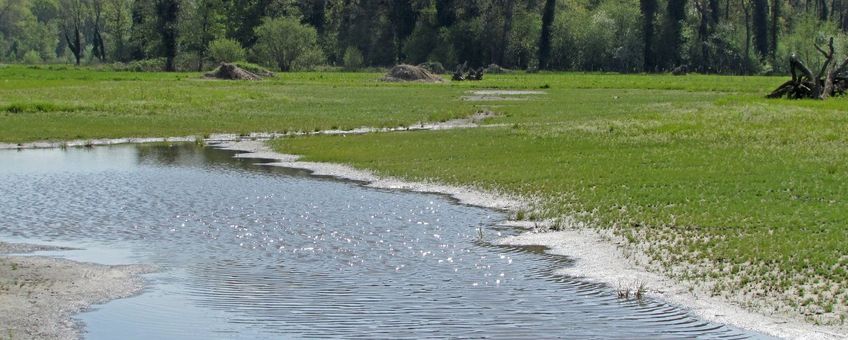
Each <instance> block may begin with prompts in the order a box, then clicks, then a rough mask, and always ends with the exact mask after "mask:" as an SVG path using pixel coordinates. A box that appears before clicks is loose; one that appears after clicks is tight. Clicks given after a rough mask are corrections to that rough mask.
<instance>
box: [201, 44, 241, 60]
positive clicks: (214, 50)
mask: <svg viewBox="0 0 848 340" xmlns="http://www.w3.org/2000/svg"><path fill="white" fill-rule="evenodd" d="M244 56H245V51H244V48H243V47H241V44H240V43H239V42H238V41H235V40H232V39H216V40H215V41H212V42H211V43H209V57H210V58H212V61H214V62H215V63H232V62H236V61H241V60H244Z"/></svg>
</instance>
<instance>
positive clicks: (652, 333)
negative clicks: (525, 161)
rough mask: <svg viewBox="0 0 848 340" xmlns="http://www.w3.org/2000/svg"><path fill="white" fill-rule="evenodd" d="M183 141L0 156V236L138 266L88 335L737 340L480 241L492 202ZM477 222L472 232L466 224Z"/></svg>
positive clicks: (537, 253) (89, 321)
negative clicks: (365, 182)
mask: <svg viewBox="0 0 848 340" xmlns="http://www.w3.org/2000/svg"><path fill="white" fill-rule="evenodd" d="M232 155H233V153H231V152H226V151H220V150H214V149H210V148H201V147H197V146H194V145H177V146H163V145H158V146H153V145H140V146H136V145H125V146H112V147H95V148H87V149H68V150H28V151H0V211H2V212H3V216H2V217H3V218H2V219H1V220H0V239H3V240H8V241H28V242H33V243H52V244H61V245H67V246H76V247H84V248H86V250H84V251H72V252H67V253H57V254H58V256H66V257H69V258H72V259H77V260H84V261H93V262H101V263H128V262H134V263H152V264H156V265H158V266H159V267H160V268H161V271H160V272H158V273H156V274H152V275H149V276H148V279H149V280H148V281H149V288H148V289H146V290H145V291H144V293H143V294H141V295H139V296H136V297H132V298H128V299H121V300H116V301H113V302H110V303H107V304H105V305H102V306H97V307H96V308H95V309H93V310H92V311H90V312H86V313H83V314H80V315H79V316H78V318H79V320H80V321H82V322H83V323H84V324H85V327H86V331H87V333H86V337H87V338H89V339H116V338H121V339H127V338H139V339H152V338H159V339H168V338H194V339H208V338H249V339H252V338H289V337H291V338H324V337H343V338H355V337H362V338H392V339H397V338H415V339H418V338H427V337H433V338H481V337H485V338H511V339H514V338H532V339H536V338H550V337H564V338H593V337H600V338H634V337H636V338H664V337H667V338H680V337H695V336H697V337H703V338H746V337H752V336H753V337H757V336H758V335H756V334H751V333H747V332H744V331H740V330H738V329H735V328H732V327H728V326H724V325H718V324H713V323H709V322H704V321H702V320H699V319H697V318H695V317H693V316H691V315H689V314H688V313H687V312H686V311H685V310H681V309H679V308H676V307H673V306H669V305H666V304H663V303H660V302H657V301H651V300H647V301H641V302H637V301H624V300H619V299H618V298H616V297H615V294H614V292H613V289H611V288H609V287H606V286H603V285H598V284H592V283H587V282H583V281H580V280H578V279H573V278H570V277H566V276H561V275H556V274H554V273H553V272H554V270H555V269H557V268H561V267H563V266H567V265H569V260H568V259H567V258H563V257H557V256H551V255H546V254H544V253H543V252H542V251H541V250H540V249H536V248H532V247H530V248H520V247H506V246H495V245H492V244H490V243H489V241H492V240H494V239H495V238H497V237H499V236H506V235H512V234H515V233H517V232H518V231H517V230H514V229H511V228H504V227H497V226H496V224H497V223H498V222H499V221H501V220H503V219H504V218H505V217H506V216H505V215H504V214H502V213H499V212H495V211H491V210H486V209H480V208H475V207H469V206H463V205H459V204H456V203H455V202H454V201H452V200H451V199H449V198H446V197H443V196H439V195H427V194H419V193H408V192H397V191H384V190H376V189H371V188H366V187H363V186H361V185H359V184H357V183H351V182H343V181H337V180H332V179H326V178H317V177H313V176H309V175H308V174H307V173H304V172H302V171H296V170H290V169H282V168H276V167H267V166H259V165H254V164H253V163H255V162H256V161H255V160H238V159H234V158H232ZM480 228H482V230H483V232H482V238H481V235H480V231H479V230H478V229H480Z"/></svg>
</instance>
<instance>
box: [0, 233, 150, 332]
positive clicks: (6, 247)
mask: <svg viewBox="0 0 848 340" xmlns="http://www.w3.org/2000/svg"><path fill="white" fill-rule="evenodd" d="M42 250H67V248H57V247H50V246H39V245H30V244H14V243H4V242H0V254H2V255H0V337H2V338H4V339H5V338H7V337H8V338H11V339H78V338H80V337H81V335H82V333H83V327H84V325H80V324H79V323H77V322H74V320H73V319H72V317H73V315H74V314H77V313H79V312H82V311H84V310H86V309H88V308H90V306H91V305H94V304H101V303H105V302H107V301H110V300H113V299H118V298H122V297H128V296H132V295H134V294H137V293H138V292H140V291H141V290H142V289H143V287H144V285H143V280H142V279H141V277H140V275H141V274H143V273H148V272H150V271H151V268H150V267H149V266H143V265H126V266H107V265H100V264H94V263H82V262H75V261H70V260H65V259H59V258H53V257H44V256H14V255H8V254H23V253H30V252H34V251H42Z"/></svg>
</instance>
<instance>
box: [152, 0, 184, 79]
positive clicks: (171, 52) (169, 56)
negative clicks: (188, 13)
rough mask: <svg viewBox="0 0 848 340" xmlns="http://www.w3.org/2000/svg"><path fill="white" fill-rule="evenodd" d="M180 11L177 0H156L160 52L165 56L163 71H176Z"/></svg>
mask: <svg viewBox="0 0 848 340" xmlns="http://www.w3.org/2000/svg"><path fill="white" fill-rule="evenodd" d="M179 13H180V2H179V0H156V19H157V24H158V29H159V37H160V39H161V40H162V41H161V44H162V45H161V53H162V55H163V56H164V57H165V71H168V72H173V71H176V67H175V65H174V59H175V58H176V56H177V34H178V27H177V25H178V22H177V20H178V19H179Z"/></svg>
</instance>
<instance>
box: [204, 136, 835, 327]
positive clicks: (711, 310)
mask: <svg viewBox="0 0 848 340" xmlns="http://www.w3.org/2000/svg"><path fill="white" fill-rule="evenodd" d="M210 146H212V147H215V148H220V149H223V150H230V151H236V152H241V153H238V154H236V155H235V157H237V158H250V159H262V160H271V161H272V162H269V163H266V162H263V163H258V165H263V166H277V167H284V168H291V169H301V170H307V171H309V172H311V174H312V175H314V176H325V177H334V178H339V179H343V180H351V181H356V182H362V183H365V185H367V186H369V187H374V188H381V189H389V190H405V191H412V192H421V193H436V194H442V195H447V196H449V197H452V198H453V199H455V200H456V201H457V202H459V203H460V204H466V205H471V206H478V207H483V208H488V209H495V210H500V211H509V212H516V211H518V210H522V209H526V208H528V207H530V206H532V204H533V200H532V199H529V198H522V197H515V196H509V195H506V194H503V193H497V192H487V191H483V190H479V189H475V188H468V187H459V186H450V185H442V184H438V183H425V182H411V181H406V180H402V179H399V178H390V177H384V176H378V175H375V174H374V173H373V172H371V171H367V170H360V169H355V168H353V167H351V166H348V165H344V164H332V163H317V162H305V161H300V160H299V158H300V156H297V155H289V154H282V153H278V152H275V151H273V150H271V149H270V148H269V147H268V146H267V145H266V144H265V142H263V141H257V140H237V141H225V142H216V143H212V144H210ZM563 220H564V221H566V222H568V221H573V219H571V218H568V217H566V218H564V219H563ZM541 223H544V222H527V221H504V222H503V223H502V224H503V225H506V226H513V227H521V228H526V229H528V230H529V231H527V232H525V233H524V234H522V235H519V236H514V237H507V238H504V239H501V240H498V241H497V243H499V244H502V245H513V246H542V247H546V248H548V252H549V253H551V254H555V255H561V256H567V257H570V258H572V259H574V260H575V261H574V265H573V267H569V268H564V269H562V270H560V273H563V274H567V275H570V276H573V277H579V278H581V279H585V280H588V281H592V282H599V283H604V284H607V285H608V286H610V287H622V286H626V287H632V286H634V285H644V286H645V287H646V288H647V296H649V297H651V298H654V299H658V300H661V301H665V302H667V303H670V304H672V305H677V306H680V307H683V308H684V309H686V310H689V311H691V312H692V313H693V314H694V315H696V316H698V317H700V318H702V319H704V320H706V321H710V322H716V323H721V324H727V325H732V326H735V327H739V328H742V329H747V330H750V331H755V332H759V333H763V334H767V335H770V336H776V337H781V338H792V339H842V338H848V334H841V333H839V331H838V330H836V329H833V328H829V327H825V326H815V325H810V324H807V323H804V322H803V321H799V320H795V319H790V318H786V317H783V316H774V315H765V314H762V313H756V312H752V311H749V310H746V309H743V308H741V307H739V306H737V305H734V304H731V303H729V302H728V301H726V300H724V299H722V298H720V297H713V296H710V295H707V294H699V293H702V292H700V291H698V290H694V291H693V290H692V289H690V287H689V286H685V285H683V284H681V283H679V282H676V281H674V280H671V279H669V278H667V277H665V276H663V275H660V274H656V273H653V272H650V271H648V270H646V269H645V268H644V267H642V266H640V265H638V264H636V263H634V261H633V260H632V257H631V256H626V255H625V254H623V253H622V251H621V247H620V246H621V245H623V244H625V243H626V241H624V240H622V239H620V238H618V237H616V236H614V235H612V233H611V232H609V231H606V232H605V231H601V230H599V229H597V228H589V227H587V226H585V225H583V224H582V223H574V224H572V225H566V226H565V230H563V231H558V232H542V233H539V232H537V231H536V230H535V227H536V226H538V225H539V224H541Z"/></svg>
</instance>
